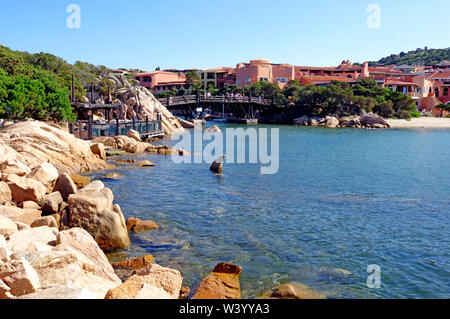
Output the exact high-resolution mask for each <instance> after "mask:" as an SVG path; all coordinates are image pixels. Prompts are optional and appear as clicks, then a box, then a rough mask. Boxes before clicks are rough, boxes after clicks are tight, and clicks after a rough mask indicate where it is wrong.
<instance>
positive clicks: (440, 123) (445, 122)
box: [386, 117, 450, 129]
mask: <svg viewBox="0 0 450 319" xmlns="http://www.w3.org/2000/svg"><path fill="white" fill-rule="evenodd" d="M386 122H388V123H389V125H390V126H391V127H392V128H448V129H450V118H438V117H421V118H414V119H412V120H411V121H407V120H390V119H389V120H386Z"/></svg>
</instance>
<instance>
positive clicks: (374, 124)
mask: <svg viewBox="0 0 450 319" xmlns="http://www.w3.org/2000/svg"><path fill="white" fill-rule="evenodd" d="M293 123H294V125H297V126H313V127H317V126H322V127H329V128H339V127H340V128H366V129H384V128H390V127H391V126H390V125H389V123H388V122H386V121H385V120H384V119H383V118H382V117H381V116H379V115H377V114H374V113H367V114H363V115H360V116H358V115H353V116H346V117H341V118H337V117H335V116H326V117H308V116H303V117H300V118H297V119H294V121H293Z"/></svg>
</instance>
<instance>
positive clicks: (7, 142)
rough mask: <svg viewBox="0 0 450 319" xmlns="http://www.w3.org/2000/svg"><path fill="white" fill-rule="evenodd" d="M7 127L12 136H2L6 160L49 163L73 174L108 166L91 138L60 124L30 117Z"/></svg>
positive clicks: (31, 165) (1, 151)
mask: <svg viewBox="0 0 450 319" xmlns="http://www.w3.org/2000/svg"><path fill="white" fill-rule="evenodd" d="M4 130H5V133H6V136H8V137H9V138H2V139H0V154H4V156H3V157H2V158H3V161H7V160H11V161H16V162H17V163H20V164H19V165H21V164H23V165H25V166H26V167H28V168H29V169H34V168H35V167H37V166H39V165H41V164H42V163H46V162H49V163H52V164H53V165H54V166H55V167H56V168H57V169H58V170H59V171H60V172H61V171H62V172H71V173H76V172H81V171H90V170H96V169H103V168H105V167H106V162H105V161H104V160H101V159H99V158H98V157H97V156H96V155H95V154H94V153H92V151H91V149H90V146H89V142H88V141H83V140H80V139H77V138H75V137H74V136H73V135H72V134H70V133H68V132H66V131H65V130H63V129H61V128H60V127H59V126H57V125H54V124H48V123H43V122H39V121H34V120H28V121H22V122H17V123H15V124H13V125H9V126H8V127H6V128H5V129H4ZM6 167H7V169H10V168H11V167H12V166H11V165H7V166H6ZM0 171H1V172H4V171H5V168H1V166H0ZM11 173H13V172H11ZM22 173H24V172H22ZM22 173H21V174H22ZM25 173H26V172H25ZM21 174H19V175H21ZM25 175H27V174H23V176H25Z"/></svg>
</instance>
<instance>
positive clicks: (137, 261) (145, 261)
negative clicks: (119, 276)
mask: <svg viewBox="0 0 450 319" xmlns="http://www.w3.org/2000/svg"><path fill="white" fill-rule="evenodd" d="M151 264H153V256H152V255H145V256H141V257H135V258H130V259H126V260H122V261H118V262H115V263H113V264H112V266H113V268H114V269H116V268H122V269H141V268H144V267H146V266H148V265H151Z"/></svg>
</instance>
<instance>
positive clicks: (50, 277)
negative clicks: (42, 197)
mask: <svg viewBox="0 0 450 319" xmlns="http://www.w3.org/2000/svg"><path fill="white" fill-rule="evenodd" d="M120 284H121V281H120V279H119V278H118V277H117V275H116V274H115V273H114V270H113V268H112V266H111V265H110V264H109V262H108V259H107V258H106V256H105V254H104V253H103V251H102V250H101V249H100V247H99V246H98V245H97V243H96V242H95V241H94V239H93V238H92V236H90V235H89V234H88V233H87V232H86V231H84V230H82V229H79V228H74V229H71V230H68V231H63V232H59V231H58V230H57V229H56V228H49V227H45V226H44V227H38V228H33V229H25V230H21V231H17V232H14V233H13V234H12V235H11V236H9V239H8V240H5V239H4V237H3V236H1V235H0V299H14V298H24V299H61V298H69V299H76V298H82V299H84V298H88V299H90V298H99V299H103V298H104V297H105V295H106V293H107V291H108V290H110V289H112V288H114V287H117V286H119V285H120ZM58 292H59V293H61V295H58Z"/></svg>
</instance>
